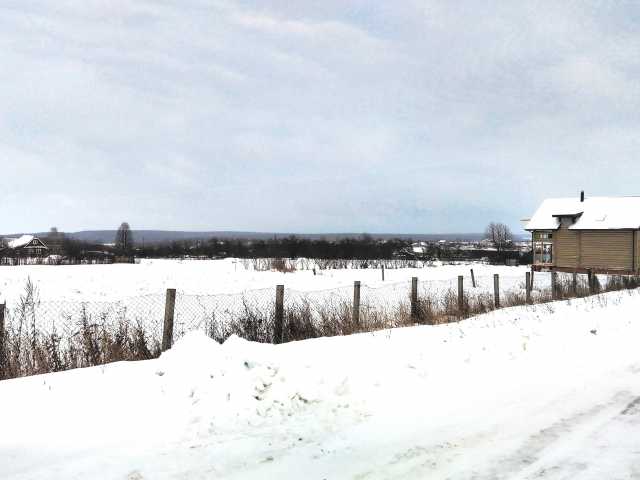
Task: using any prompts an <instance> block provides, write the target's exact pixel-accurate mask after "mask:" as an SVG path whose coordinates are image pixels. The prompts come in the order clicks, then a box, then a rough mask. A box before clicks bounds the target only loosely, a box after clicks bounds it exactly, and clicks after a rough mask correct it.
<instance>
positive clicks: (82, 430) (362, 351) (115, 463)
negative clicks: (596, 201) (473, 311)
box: [0, 291, 640, 479]
mask: <svg viewBox="0 0 640 480" xmlns="http://www.w3.org/2000/svg"><path fill="white" fill-rule="evenodd" d="M639 309H640V295H639V294H638V292H636V291H632V292H630V293H629V292H616V293H610V294H606V295H602V296H598V297H591V298H587V299H580V300H573V301H571V302H556V303H552V304H547V305H538V306H534V307H518V308H511V309H504V310H499V311H496V312H492V313H491V314H487V315H483V316H481V317H477V318H474V319H470V320H467V321H464V322H461V323H459V324H449V325H440V326H431V327H430V326H425V327H415V328H405V329H395V330H390V331H381V332H377V333H373V334H361V335H353V336H350V337H337V338H321V339H315V340H309V341H304V342H294V343H289V344H284V345H278V346H274V345H262V344H255V343H251V342H246V341H244V340H242V339H240V338H238V337H232V338H230V339H229V340H228V341H227V342H225V343H224V344H222V345H220V344H217V343H216V342H214V341H212V340H210V339H208V338H206V337H205V336H204V335H202V334H199V333H197V332H192V333H190V334H188V335H186V336H184V337H183V338H182V339H181V340H180V341H178V342H177V343H176V344H175V345H174V347H173V348H172V349H171V350H170V351H168V352H166V353H164V354H163V355H162V356H161V357H160V358H159V359H157V360H152V361H147V362H132V363H117V364H111V365H107V366H104V367H95V368H90V369H82V370H76V371H69V372H62V373H58V374H49V375H43V376H37V377H31V378H25V379H17V380H9V381H4V382H0V398H1V399H2V405H3V410H2V413H1V414H0V415H2V418H0V421H1V422H2V425H3V435H2V436H0V456H2V457H3V458H2V459H1V460H2V461H0V478H12V479H14V478H15V479H44V478H52V477H56V478H105V479H112V478H113V479H122V478H136V479H143V478H154V479H156V478H242V479H246V478H249V479H251V478H255V479H263V478H285V479H286V478H300V477H301V476H311V478H379V479H383V478H384V479H386V478H416V479H421V478H478V479H485V478H486V479H488V478H538V477H539V476H541V475H544V477H545V478H594V479H595V478H626V477H624V475H625V474H626V473H628V472H629V471H631V470H630V469H631V468H632V466H633V465H634V462H636V463H635V464H636V465H637V453H635V452H637V444H636V445H635V446H634V445H633V442H631V441H626V439H631V438H636V436H635V433H636V430H635V429H636V428H637V422H638V421H640V420H639V419H640V408H636V407H634V405H635V404H634V402H635V401H636V399H637V398H638V397H640V389H639V388H638V385H640V383H639V380H638V379H639V378H640V377H638V375H640V367H639V365H640V356H639V354H638V350H637V339H638V338H639V336H640V322H638V321H637V311H638V310H639ZM638 404H640V400H639V401H638ZM622 412H627V413H625V414H624V415H623V414H622ZM545 472H546V473H545Z"/></svg>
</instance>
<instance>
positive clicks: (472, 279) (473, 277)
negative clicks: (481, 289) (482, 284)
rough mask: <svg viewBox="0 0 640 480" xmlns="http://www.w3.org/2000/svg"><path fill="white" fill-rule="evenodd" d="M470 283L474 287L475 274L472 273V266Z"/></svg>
mask: <svg viewBox="0 0 640 480" xmlns="http://www.w3.org/2000/svg"><path fill="white" fill-rule="evenodd" d="M471 285H472V286H473V288H476V276H475V275H474V274H473V268H472V269H471Z"/></svg>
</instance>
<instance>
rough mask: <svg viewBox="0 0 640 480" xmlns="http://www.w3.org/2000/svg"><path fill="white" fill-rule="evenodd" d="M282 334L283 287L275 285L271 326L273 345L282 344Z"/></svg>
mask: <svg viewBox="0 0 640 480" xmlns="http://www.w3.org/2000/svg"><path fill="white" fill-rule="evenodd" d="M283 332H284V285H276V308H275V318H274V324H273V343H275V344H279V343H282V334H283Z"/></svg>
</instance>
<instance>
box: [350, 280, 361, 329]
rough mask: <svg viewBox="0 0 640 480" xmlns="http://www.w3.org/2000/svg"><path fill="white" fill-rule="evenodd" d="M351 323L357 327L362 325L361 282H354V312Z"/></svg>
mask: <svg viewBox="0 0 640 480" xmlns="http://www.w3.org/2000/svg"><path fill="white" fill-rule="evenodd" d="M351 321H352V322H353V324H354V325H355V326H359V325H360V281H358V280H356V281H355V282H353V311H352V312H351Z"/></svg>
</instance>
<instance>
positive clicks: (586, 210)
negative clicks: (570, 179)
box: [525, 197, 640, 230]
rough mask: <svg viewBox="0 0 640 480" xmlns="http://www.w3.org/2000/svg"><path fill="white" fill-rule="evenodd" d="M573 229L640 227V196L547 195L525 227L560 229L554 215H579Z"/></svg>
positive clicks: (531, 228)
mask: <svg viewBox="0 0 640 480" xmlns="http://www.w3.org/2000/svg"><path fill="white" fill-rule="evenodd" d="M578 214H581V215H580V216H579V217H578V218H577V219H576V222H575V223H574V224H573V225H571V226H570V227H569V229H570V230H608V229H611V230H615V229H634V230H636V229H638V228H640V197H589V198H585V200H584V202H580V199H579V198H552V199H547V200H545V201H544V202H542V204H541V205H540V207H539V208H538V210H537V211H536V213H535V214H534V215H533V217H532V218H531V220H530V221H529V222H528V223H527V225H526V227H525V230H556V229H557V228H558V227H559V226H560V220H559V219H558V218H555V217H554V216H553V215H578Z"/></svg>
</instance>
